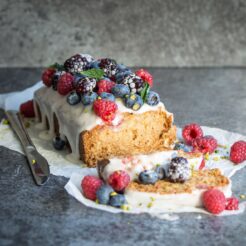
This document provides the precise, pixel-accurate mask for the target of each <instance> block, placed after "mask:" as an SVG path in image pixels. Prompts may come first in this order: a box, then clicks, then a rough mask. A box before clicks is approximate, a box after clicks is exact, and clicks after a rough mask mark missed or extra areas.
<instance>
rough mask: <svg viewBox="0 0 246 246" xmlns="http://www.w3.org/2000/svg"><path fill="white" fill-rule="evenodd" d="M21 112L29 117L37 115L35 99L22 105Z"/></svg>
mask: <svg viewBox="0 0 246 246" xmlns="http://www.w3.org/2000/svg"><path fill="white" fill-rule="evenodd" d="M20 113H21V114H23V115H24V116H25V117H27V118H31V117H34V116H35V112H34V105H33V100H29V101H27V102H24V103H22V104H21V105H20Z"/></svg>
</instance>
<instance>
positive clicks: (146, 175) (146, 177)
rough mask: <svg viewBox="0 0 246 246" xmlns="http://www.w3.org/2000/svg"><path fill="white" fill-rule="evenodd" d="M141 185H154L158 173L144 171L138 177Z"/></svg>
mask: <svg viewBox="0 0 246 246" xmlns="http://www.w3.org/2000/svg"><path fill="white" fill-rule="evenodd" d="M138 179H139V181H140V183H142V184H155V183H156V181H157V180H158V173H157V172H156V171H154V170H144V171H143V172H141V173H140V174H139V176H138Z"/></svg>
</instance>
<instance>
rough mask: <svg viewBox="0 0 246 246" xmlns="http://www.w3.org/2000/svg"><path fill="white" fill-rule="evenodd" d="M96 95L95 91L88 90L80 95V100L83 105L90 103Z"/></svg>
mask: <svg viewBox="0 0 246 246" xmlns="http://www.w3.org/2000/svg"><path fill="white" fill-rule="evenodd" d="M97 97H98V95H97V93H96V92H88V93H85V94H83V95H82V96H81V101H82V103H83V104H84V105H90V104H92V103H93V102H94V101H95V100H96V99H97Z"/></svg>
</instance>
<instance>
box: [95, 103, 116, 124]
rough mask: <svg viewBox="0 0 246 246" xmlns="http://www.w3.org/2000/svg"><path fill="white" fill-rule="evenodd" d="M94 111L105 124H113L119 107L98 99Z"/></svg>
mask: <svg viewBox="0 0 246 246" xmlns="http://www.w3.org/2000/svg"><path fill="white" fill-rule="evenodd" d="M93 109H94V112H95V114H96V115H97V116H99V117H101V118H102V119H103V120H104V121H105V122H111V121H112V120H113V119H114V118H115V115H116V111H117V109H118V107H117V104H116V103H115V102H112V101H109V100H103V99H97V100H95V101H94V103H93Z"/></svg>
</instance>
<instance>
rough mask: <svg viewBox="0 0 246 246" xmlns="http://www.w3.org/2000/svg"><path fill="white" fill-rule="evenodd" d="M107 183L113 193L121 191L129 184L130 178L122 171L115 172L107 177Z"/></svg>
mask: <svg viewBox="0 0 246 246" xmlns="http://www.w3.org/2000/svg"><path fill="white" fill-rule="evenodd" d="M108 183H109V185H111V186H112V187H113V189H114V190H115V191H122V190H124V189H125V188H126V187H127V186H128V184H129V183H130V176H129V175H128V173H127V172H125V171H123V170H119V171H115V172H113V173H112V174H111V175H110V176H109V178H108Z"/></svg>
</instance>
